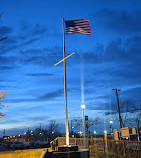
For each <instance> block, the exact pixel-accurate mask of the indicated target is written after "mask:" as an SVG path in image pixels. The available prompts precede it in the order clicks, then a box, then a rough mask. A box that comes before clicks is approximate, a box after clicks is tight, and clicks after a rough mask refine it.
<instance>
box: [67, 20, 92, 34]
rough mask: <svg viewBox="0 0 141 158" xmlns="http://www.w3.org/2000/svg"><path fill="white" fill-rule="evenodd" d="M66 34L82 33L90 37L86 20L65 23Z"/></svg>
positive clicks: (89, 29)
mask: <svg viewBox="0 0 141 158" xmlns="http://www.w3.org/2000/svg"><path fill="white" fill-rule="evenodd" d="M65 24H66V34H73V33H82V34H86V35H91V27H90V24H89V20H88V19H79V20H70V21H65Z"/></svg>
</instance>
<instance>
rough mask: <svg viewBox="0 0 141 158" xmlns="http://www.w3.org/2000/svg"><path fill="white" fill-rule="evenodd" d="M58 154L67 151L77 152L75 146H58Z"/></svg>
mask: <svg viewBox="0 0 141 158" xmlns="http://www.w3.org/2000/svg"><path fill="white" fill-rule="evenodd" d="M58 151H59V152H67V151H78V146H77V145H69V146H67V145H64V146H58Z"/></svg>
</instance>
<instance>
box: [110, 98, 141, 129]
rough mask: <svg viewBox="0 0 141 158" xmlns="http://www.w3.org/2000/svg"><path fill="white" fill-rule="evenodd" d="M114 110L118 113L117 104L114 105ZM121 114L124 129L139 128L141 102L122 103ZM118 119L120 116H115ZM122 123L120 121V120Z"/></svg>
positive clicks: (127, 101)
mask: <svg viewBox="0 0 141 158" xmlns="http://www.w3.org/2000/svg"><path fill="white" fill-rule="evenodd" d="M112 107H113V110H114V111H115V112H117V113H118V109H117V106H116V104H114V103H113V104H112ZM120 114H121V120H122V122H121V124H122V127H125V126H133V125H134V126H137V127H138V128H139V126H140V122H141V102H140V103H137V101H133V100H131V99H126V100H121V101H120ZM115 116H116V118H117V119H119V118H118V116H117V115H115ZM119 121H120V120H119Z"/></svg>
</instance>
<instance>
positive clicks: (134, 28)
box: [95, 8, 141, 34]
mask: <svg viewBox="0 0 141 158" xmlns="http://www.w3.org/2000/svg"><path fill="white" fill-rule="evenodd" d="M95 17H96V25H97V27H102V28H103V29H109V30H113V31H116V32H118V33H122V34H124V33H137V32H141V11H140V10H136V11H132V12H126V11H117V10H112V9H108V8H104V9H101V10H99V11H98V12H97V13H96V15H95Z"/></svg>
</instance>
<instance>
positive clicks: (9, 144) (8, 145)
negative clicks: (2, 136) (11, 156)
mask: <svg viewBox="0 0 141 158" xmlns="http://www.w3.org/2000/svg"><path fill="white" fill-rule="evenodd" d="M12 143H13V142H12V141H10V142H5V143H4V147H5V148H6V149H10V146H11V144H12Z"/></svg>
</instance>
